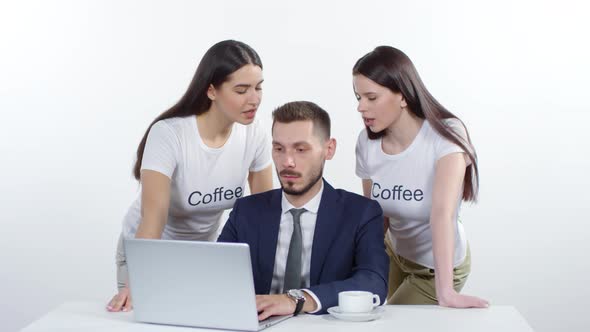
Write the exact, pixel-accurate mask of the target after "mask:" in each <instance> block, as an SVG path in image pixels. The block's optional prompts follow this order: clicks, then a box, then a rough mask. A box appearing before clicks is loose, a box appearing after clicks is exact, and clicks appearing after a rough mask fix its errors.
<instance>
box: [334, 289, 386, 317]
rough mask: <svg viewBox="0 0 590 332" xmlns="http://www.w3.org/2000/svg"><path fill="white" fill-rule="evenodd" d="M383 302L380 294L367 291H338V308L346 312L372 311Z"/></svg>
mask: <svg viewBox="0 0 590 332" xmlns="http://www.w3.org/2000/svg"><path fill="white" fill-rule="evenodd" d="M380 303H381V300H380V299H379V295H377V294H373V293H371V292H365V291H346V292H340V293H338V309H340V311H341V312H346V313H363V312H370V311H371V310H373V308H375V307H376V306H378V305H379V304H380Z"/></svg>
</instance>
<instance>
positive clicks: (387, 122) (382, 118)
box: [352, 74, 407, 133]
mask: <svg viewBox="0 0 590 332" xmlns="http://www.w3.org/2000/svg"><path fill="white" fill-rule="evenodd" d="M352 85H353V88H354V94H355V96H356V99H357V100H358V102H359V104H358V107H357V111H359V112H360V113H361V116H362V117H363V121H364V124H365V126H367V127H368V128H369V129H370V130H371V131H372V132H374V133H378V132H380V131H383V130H384V129H387V128H390V127H391V126H392V125H393V124H394V123H395V122H396V121H397V120H398V119H399V117H400V115H401V113H402V111H403V108H404V107H406V106H407V105H406V101H405V100H404V98H403V96H402V94H401V93H395V92H392V91H391V90H389V89H388V88H386V87H384V86H382V85H379V84H377V83H375V82H374V81H372V80H370V79H369V78H367V77H366V76H363V75H361V74H357V75H354V76H353V77H352Z"/></svg>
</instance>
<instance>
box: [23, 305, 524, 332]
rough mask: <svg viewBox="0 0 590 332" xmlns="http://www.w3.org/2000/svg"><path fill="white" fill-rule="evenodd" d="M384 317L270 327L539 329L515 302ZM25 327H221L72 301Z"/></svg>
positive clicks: (311, 318)
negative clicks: (137, 317)
mask: <svg viewBox="0 0 590 332" xmlns="http://www.w3.org/2000/svg"><path fill="white" fill-rule="evenodd" d="M384 308H385V313H384V314H383V316H382V317H381V318H380V319H378V320H375V321H371V322H345V321H341V320H337V319H335V318H333V317H332V316H330V315H322V316H315V315H301V316H298V317H294V318H291V319H288V320H287V321H284V322H281V323H279V324H277V325H275V326H272V327H270V328H268V329H266V330H264V331H268V332H275V331H276V332H281V331H285V332H295V331H297V332H300V331H305V332H314V331H339V332H340V331H371V332H379V331H383V332H397V331H399V332H414V331H416V332H418V331H427V332H432V331H436V332H445V331H448V332H462V331H466V332H467V331H469V332H472V331H478V332H486V331H490V332H491V331H494V332H498V331H501V332H517V331H518V332H525V331H533V330H532V329H531V327H530V326H529V325H528V324H527V322H526V321H525V319H524V318H523V317H522V316H521V315H520V313H519V312H518V311H517V310H516V309H515V308H514V307H512V306H491V307H490V308H488V309H449V308H442V307H439V306H406V305H403V306H402V305H395V306H392V305H390V306H385V307H384ZM22 331H23V332H38V331H43V332H53V331H148V332H149V331H160V332H165V331H169V332H174V331H193V332H195V331H217V332H219V331H221V330H207V329H197V328H186V327H175V326H166V325H156V324H144V323H137V322H135V321H134V320H133V312H125V313H123V312H121V313H110V312H107V311H106V310H105V308H104V303H98V302H67V303H65V304H62V305H61V306H59V307H57V308H56V309H54V310H52V311H51V312H49V313H47V314H46V315H45V316H43V317H41V318H40V319H38V320H36V321H34V322H33V323H31V324H30V325H29V326H27V327H25V328H24V329H23V330H22Z"/></svg>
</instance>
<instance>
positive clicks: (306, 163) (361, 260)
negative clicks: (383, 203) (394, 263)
mask: <svg viewBox="0 0 590 332" xmlns="http://www.w3.org/2000/svg"><path fill="white" fill-rule="evenodd" d="M272 138H273V142H272V144H273V152H272V157H273V161H274V164H275V166H276V169H277V175H278V177H279V180H280V183H281V187H282V190H279V189H277V190H271V191H267V192H265V193H260V194H257V195H251V196H247V197H244V198H240V199H238V200H237V201H236V203H235V205H234V208H233V210H232V212H231V214H230V216H229V219H228V221H227V223H226V225H225V227H224V228H223V231H222V233H221V235H220V236H219V239H218V241H220V242H242V243H247V244H248V245H249V246H250V255H251V259H252V269H253V272H254V283H255V289H256V294H270V295H257V297H256V306H257V308H258V311H259V313H260V314H259V319H260V320H263V319H265V318H267V317H269V316H272V315H284V314H295V315H296V314H298V313H299V312H301V311H303V312H307V313H325V312H326V310H327V309H328V308H329V307H331V306H335V305H337V304H338V293H339V292H341V291H347V290H364V291H369V292H371V293H374V294H378V295H379V297H380V299H381V300H382V301H385V298H386V295H387V281H386V280H387V274H388V269H389V259H388V257H387V254H386V253H385V248H384V244H383V212H382V210H381V208H380V206H379V204H378V203H377V202H375V201H372V200H369V199H367V198H365V197H363V196H360V195H357V194H353V193H350V192H347V191H344V190H340V189H334V188H332V186H330V184H328V183H327V182H326V181H325V180H323V178H322V173H323V168H324V163H325V161H326V160H330V159H332V157H333V156H334V153H335V151H336V141H335V140H334V139H333V138H330V117H329V115H328V113H327V112H326V111H324V110H323V109H321V108H320V107H319V106H317V105H315V104H313V103H310V102H292V103H287V104H285V105H283V106H281V107H279V108H277V109H276V110H275V111H274V112H273V127H272Z"/></svg>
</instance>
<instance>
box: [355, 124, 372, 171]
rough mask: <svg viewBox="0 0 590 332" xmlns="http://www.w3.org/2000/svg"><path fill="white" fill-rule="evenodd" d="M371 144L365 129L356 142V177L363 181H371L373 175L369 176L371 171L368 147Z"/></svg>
mask: <svg viewBox="0 0 590 332" xmlns="http://www.w3.org/2000/svg"><path fill="white" fill-rule="evenodd" d="M368 143H369V136H368V135H367V130H366V129H364V130H362V131H361V133H360V134H359V137H358V139H357V141H356V149H355V154H356V169H355V172H356V175H357V176H358V177H359V178H361V179H370V178H371V175H370V174H369V170H368V169H367V153H368V151H367V145H368Z"/></svg>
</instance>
